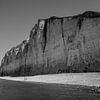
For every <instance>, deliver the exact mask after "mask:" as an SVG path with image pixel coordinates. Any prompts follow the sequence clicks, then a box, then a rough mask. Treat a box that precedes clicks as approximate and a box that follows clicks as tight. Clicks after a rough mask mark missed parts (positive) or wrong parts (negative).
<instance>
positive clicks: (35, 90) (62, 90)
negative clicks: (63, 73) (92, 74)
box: [0, 79, 100, 100]
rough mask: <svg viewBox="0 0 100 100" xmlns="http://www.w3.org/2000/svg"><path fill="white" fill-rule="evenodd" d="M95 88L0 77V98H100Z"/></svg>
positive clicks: (49, 99) (81, 99)
mask: <svg viewBox="0 0 100 100" xmlns="http://www.w3.org/2000/svg"><path fill="white" fill-rule="evenodd" d="M95 88H96V87H91V86H82V85H68V84H56V83H39V82H32V83H31V82H20V81H19V82H18V81H11V80H4V79H0V100H100V94H99V93H97V92H95V91H94V89H95Z"/></svg>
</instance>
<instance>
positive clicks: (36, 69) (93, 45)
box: [0, 11, 100, 76]
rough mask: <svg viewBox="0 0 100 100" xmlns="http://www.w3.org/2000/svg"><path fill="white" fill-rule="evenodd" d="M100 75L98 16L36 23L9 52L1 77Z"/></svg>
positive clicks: (89, 14)
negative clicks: (28, 33)
mask: <svg viewBox="0 0 100 100" xmlns="http://www.w3.org/2000/svg"><path fill="white" fill-rule="evenodd" d="M94 71H100V13H99V12H93V11H87V12H84V13H83V14H80V15H76V16H70V17H60V18H59V17H55V16H53V17H50V18H48V19H39V20H38V22H37V24H36V25H35V26H34V27H33V29H32V30H31V32H30V36H29V39H27V40H24V41H23V42H22V43H21V44H19V45H17V46H16V47H13V48H11V50H10V51H8V52H7V53H6V54H5V56H4V58H3V59H2V62H1V67H0V74H1V76H5V75H9V76H24V75H37V74H49V73H62V72H94Z"/></svg>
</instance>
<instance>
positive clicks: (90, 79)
mask: <svg viewBox="0 0 100 100" xmlns="http://www.w3.org/2000/svg"><path fill="white" fill-rule="evenodd" d="M0 79H5V80H12V81H25V82H44V83H58V84H74V85H75V84H76V85H87V86H100V74H98V73H67V74H51V75H37V76H27V77H0Z"/></svg>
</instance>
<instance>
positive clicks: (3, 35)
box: [0, 0, 100, 62]
mask: <svg viewBox="0 0 100 100" xmlns="http://www.w3.org/2000/svg"><path fill="white" fill-rule="evenodd" d="M88 10H89V11H90V10H92V11H98V12H100V0H0V62H1V59H2V58H3V56H4V55H5V53H6V52H7V51H8V50H10V49H11V48H12V47H13V46H16V45H18V44H20V43H21V42H22V41H23V40H25V39H27V38H28V36H29V34H30V30H31V29H32V28H33V27H34V25H35V24H36V23H37V21H38V19H42V18H43V19H44V18H48V17H50V16H58V17H63V16H64V17H66V16H71V15H76V14H80V13H83V12H84V11H88Z"/></svg>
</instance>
